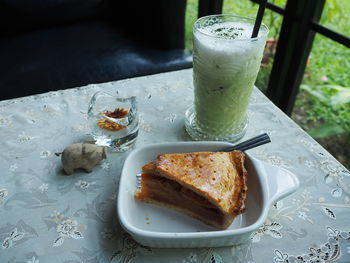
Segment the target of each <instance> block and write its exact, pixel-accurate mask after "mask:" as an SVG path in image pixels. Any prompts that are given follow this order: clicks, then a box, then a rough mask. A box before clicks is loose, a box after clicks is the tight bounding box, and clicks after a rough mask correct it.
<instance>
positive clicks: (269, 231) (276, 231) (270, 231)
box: [250, 222, 282, 243]
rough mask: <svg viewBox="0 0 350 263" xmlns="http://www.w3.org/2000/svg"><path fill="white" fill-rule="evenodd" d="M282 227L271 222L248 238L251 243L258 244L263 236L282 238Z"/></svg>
mask: <svg viewBox="0 0 350 263" xmlns="http://www.w3.org/2000/svg"><path fill="white" fill-rule="evenodd" d="M281 229H282V225H281V224H279V223H278V222H272V223H271V224H264V225H262V226H261V227H259V229H258V231H256V232H254V233H253V234H252V236H251V237H250V238H251V240H252V242H253V243H256V242H259V241H260V240H261V237H262V236H263V235H269V236H271V237H273V238H282V233H281V232H280V230H281Z"/></svg>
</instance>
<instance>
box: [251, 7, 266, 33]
mask: <svg viewBox="0 0 350 263" xmlns="http://www.w3.org/2000/svg"><path fill="white" fill-rule="evenodd" d="M266 3H267V0H260V5H259V10H258V13H257V15H256V19H255V24H254V29H253V33H252V38H254V37H257V36H258V33H259V29H260V25H261V21H262V18H263V16H264V12H265V7H266Z"/></svg>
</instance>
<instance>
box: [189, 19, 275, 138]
mask: <svg viewBox="0 0 350 263" xmlns="http://www.w3.org/2000/svg"><path fill="white" fill-rule="evenodd" d="M254 22H255V20H254V19H251V18H246V17H240V16H235V15H224V14H223V15H212V16H205V17H202V18H200V19H198V20H197V21H196V22H195V23H194V25H193V84H194V105H192V106H191V107H190V108H189V109H188V110H187V111H186V113H185V127H186V130H187V132H188V134H189V135H190V136H191V137H192V138H193V139H195V140H216V141H231V142H234V141H237V140H239V139H240V138H242V137H243V136H244V134H245V132H246V130H247V127H248V117H247V108H248V104H249V99H250V95H251V93H252V91H253V87H254V83H255V80H256V77H257V74H258V72H259V68H260V64H261V60H262V56H263V51H264V47H265V44H266V39H267V35H268V31H269V30H268V28H267V26H266V25H264V24H262V25H261V27H260V30H259V34H258V36H257V37H255V38H251V34H252V31H253V27H254Z"/></svg>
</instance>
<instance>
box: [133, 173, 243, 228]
mask: <svg viewBox="0 0 350 263" xmlns="http://www.w3.org/2000/svg"><path fill="white" fill-rule="evenodd" d="M135 196H136V198H137V199H139V200H142V201H146V202H147V201H148V202H152V203H158V204H161V205H164V206H168V207H172V208H175V209H177V210H180V211H182V212H184V213H186V214H188V215H190V216H192V217H195V218H197V219H199V220H201V221H203V222H205V223H207V224H209V225H213V226H215V227H219V228H227V226H228V225H229V224H231V222H232V220H233V219H234V217H235V216H236V215H226V214H224V213H223V212H222V211H220V210H219V209H218V208H217V207H216V206H215V205H214V204H212V203H210V202H209V201H208V200H207V199H205V198H204V197H202V196H200V195H198V194H197V193H195V192H194V191H192V190H190V189H187V188H185V187H183V186H182V185H181V184H179V183H177V182H175V181H173V180H170V179H167V178H165V177H162V176H157V175H153V174H142V184H141V191H138V192H137V193H136V195H135Z"/></svg>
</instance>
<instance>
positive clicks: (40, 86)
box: [0, 0, 192, 100]
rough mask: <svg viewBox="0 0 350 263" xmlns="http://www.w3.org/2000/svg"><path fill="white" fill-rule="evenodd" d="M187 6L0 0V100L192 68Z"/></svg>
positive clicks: (161, 1)
mask: <svg viewBox="0 0 350 263" xmlns="http://www.w3.org/2000/svg"><path fill="white" fill-rule="evenodd" d="M129 2H130V3H129ZM185 10H186V0H176V1H167V0H154V1H142V0H136V1H116V0H63V1H57V0H46V1H37V0H0V91H1V92H0V100H4V99H10V98H15V97H22V96H27V95H32V94H38V93H43V92H48V91H53V90H59V89H67V88H73V87H78V86H83V85H87V84H90V83H101V82H107V81H112V80H119V79H123V78H128V77H135V76H142V75H148V74H154V73H160V72H165V71H171V70H177V69H182V68H188V67H191V66H192V57H191V54H190V52H188V51H186V50H185V49H184V36H185V33H184V31H185V26H184V20H185Z"/></svg>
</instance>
